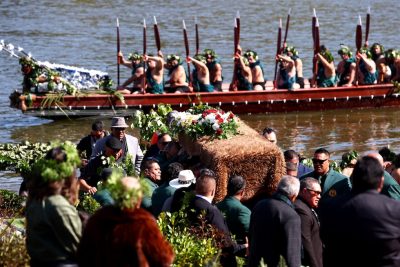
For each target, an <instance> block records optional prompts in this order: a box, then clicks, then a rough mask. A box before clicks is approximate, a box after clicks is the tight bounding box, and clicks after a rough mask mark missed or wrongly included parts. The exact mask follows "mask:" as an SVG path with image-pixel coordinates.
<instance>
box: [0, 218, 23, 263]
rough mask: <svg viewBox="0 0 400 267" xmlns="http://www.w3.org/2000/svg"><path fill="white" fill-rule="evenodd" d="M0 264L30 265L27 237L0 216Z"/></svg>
mask: <svg viewBox="0 0 400 267" xmlns="http://www.w3.org/2000/svg"><path fill="white" fill-rule="evenodd" d="M0 225H1V229H0V266H29V255H28V252H27V250H26V246H25V237H24V236H23V235H21V233H19V232H18V231H16V230H15V229H14V228H13V227H12V226H10V225H9V224H7V223H6V222H5V221H4V220H3V219H1V218H0Z"/></svg>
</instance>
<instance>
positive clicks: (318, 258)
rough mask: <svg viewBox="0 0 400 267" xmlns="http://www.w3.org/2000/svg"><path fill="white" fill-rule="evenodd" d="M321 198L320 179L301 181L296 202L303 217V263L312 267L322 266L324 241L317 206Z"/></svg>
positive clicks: (297, 209) (298, 212)
mask: <svg viewBox="0 0 400 267" xmlns="http://www.w3.org/2000/svg"><path fill="white" fill-rule="evenodd" d="M320 198H321V186H320V185H319V182H318V180H316V179H314V178H311V177H308V178H304V179H303V180H301V182H300V193H299V196H298V198H297V199H296V202H295V203H294V206H295V209H296V212H297V214H299V216H300V219H301V243H302V251H303V253H302V259H301V264H302V265H304V266H310V267H322V242H321V238H320V235H319V220H318V216H317V213H316V212H315V210H314V209H315V208H317V207H318V202H319V200H320Z"/></svg>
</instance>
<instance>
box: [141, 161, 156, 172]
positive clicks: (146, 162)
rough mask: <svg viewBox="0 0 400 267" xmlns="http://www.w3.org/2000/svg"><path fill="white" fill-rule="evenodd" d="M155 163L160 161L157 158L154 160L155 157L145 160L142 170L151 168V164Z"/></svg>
mask: <svg viewBox="0 0 400 267" xmlns="http://www.w3.org/2000/svg"><path fill="white" fill-rule="evenodd" d="M154 163H158V161H157V160H154V159H153V158H148V159H146V160H144V161H143V163H142V171H144V170H148V169H150V167H151V165H153V164H154Z"/></svg>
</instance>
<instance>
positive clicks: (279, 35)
mask: <svg viewBox="0 0 400 267" xmlns="http://www.w3.org/2000/svg"><path fill="white" fill-rule="evenodd" d="M281 47H282V19H279V29H278V40H277V42H276V54H279V53H280V51H281Z"/></svg>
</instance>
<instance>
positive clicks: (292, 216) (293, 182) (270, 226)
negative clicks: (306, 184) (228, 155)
mask: <svg viewBox="0 0 400 267" xmlns="http://www.w3.org/2000/svg"><path fill="white" fill-rule="evenodd" d="M299 190H300V181H299V179H298V178H296V177H293V176H289V175H284V176H283V177H282V179H281V181H280V182H279V184H278V189H277V192H276V193H275V194H274V195H273V196H272V197H271V198H268V199H264V200H262V201H260V202H259V203H257V204H256V206H255V207H254V209H253V210H252V214H251V219H250V232H249V234H250V243H249V248H250V255H249V266H259V264H260V261H261V260H262V259H263V260H264V263H265V264H267V265H268V266H278V263H279V261H280V255H282V256H283V257H284V258H285V260H286V263H287V266H289V267H298V266H300V265H301V221H300V217H299V215H298V214H297V213H296V211H295V210H294V205H293V203H294V201H295V200H296V197H297V195H298V194H299Z"/></svg>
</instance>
